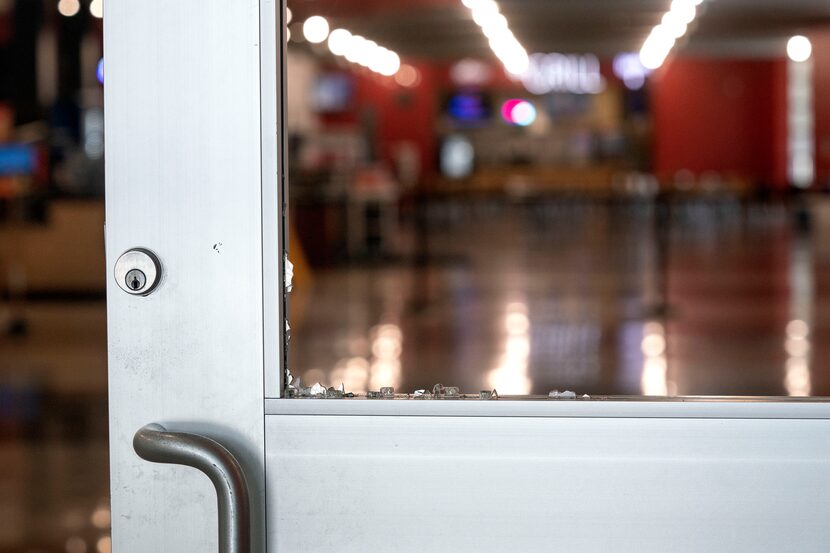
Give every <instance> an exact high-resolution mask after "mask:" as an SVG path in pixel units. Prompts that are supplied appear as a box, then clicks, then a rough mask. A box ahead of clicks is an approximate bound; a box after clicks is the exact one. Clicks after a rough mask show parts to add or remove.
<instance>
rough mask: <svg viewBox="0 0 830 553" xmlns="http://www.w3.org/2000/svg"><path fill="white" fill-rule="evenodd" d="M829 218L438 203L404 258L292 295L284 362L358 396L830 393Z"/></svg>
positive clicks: (325, 275)
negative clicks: (420, 392) (447, 389)
mask: <svg viewBox="0 0 830 553" xmlns="http://www.w3.org/2000/svg"><path fill="white" fill-rule="evenodd" d="M822 205H823V204H822V203H821V202H818V201H817V202H811V208H810V211H809V214H808V215H805V214H804V213H801V211H800V210H799V209H798V208H797V207H794V206H790V207H786V206H784V205H782V204H775V205H766V204H748V205H747V204H741V203H738V202H735V201H713V202H708V201H694V202H691V201H686V202H674V203H672V204H671V205H658V206H654V205H648V204H643V203H636V202H634V203H592V202H580V201H557V202H534V203H533V204H532V205H505V204H498V203H491V202H477V203H473V204H470V203H465V204H453V203H445V204H438V205H432V206H430V207H429V209H428V210H427V211H426V216H425V217H426V220H425V224H422V225H420V227H421V228H427V229H429V230H428V231H427V232H425V233H418V232H416V231H415V230H413V228H418V225H416V224H414V223H413V225H411V227H410V228H409V232H408V233H407V232H404V233H403V237H402V239H401V240H400V243H401V245H402V246H401V248H400V250H399V251H400V252H401V255H400V256H399V257H393V258H391V259H389V258H387V259H385V260H384V259H374V260H372V259H369V260H365V261H361V262H355V263H352V264H351V265H348V266H344V267H341V268H334V269H329V270H324V271H315V273H314V279H313V282H312V283H311V284H309V286H308V288H309V289H308V290H302V289H300V290H297V291H296V292H295V296H294V298H292V310H291V322H292V327H293V337H292V343H291V359H290V366H291V369H292V372H293V373H294V374H299V375H301V376H302V381H303V383H304V384H305V385H309V384H310V383H313V382H317V381H320V382H322V383H323V384H325V385H329V386H338V385H339V384H340V383H341V382H343V383H344V385H345V387H346V389H347V390H350V391H354V392H365V391H367V390H377V389H379V388H380V387H382V386H394V387H395V388H396V390H397V391H399V392H409V393H411V392H412V391H414V390H416V389H420V388H431V387H432V386H433V385H434V384H435V383H438V382H441V383H443V384H445V385H453V386H459V387H461V389H462V391H464V392H467V393H475V392H477V391H478V390H480V389H490V388H495V389H497V390H498V391H499V393H500V394H502V395H504V394H528V393H530V394H545V395H546V394H548V392H550V391H552V390H555V389H558V390H565V389H567V390H574V391H576V392H577V393H579V394H583V393H587V394H601V395H615V394H636V395H639V394H644V395H796V396H800V395H811V394H812V395H830V361H827V360H826V359H827V356H826V355H823V353H824V348H826V346H823V344H825V343H827V340H826V339H824V340H823V339H822V337H825V336H828V335H830V324H828V323H830V304H828V299H830V294H828V293H827V291H828V284H830V270H828V269H830V264H828V253H830V239H828V238H825V237H827V236H828V234H827V233H826V232H822V229H823V227H825V226H826V221H825V219H826V216H824V215H823V207H822ZM423 222H424V221H422V223H423Z"/></svg>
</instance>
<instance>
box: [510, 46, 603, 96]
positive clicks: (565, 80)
mask: <svg viewBox="0 0 830 553" xmlns="http://www.w3.org/2000/svg"><path fill="white" fill-rule="evenodd" d="M521 80H522V83H523V84H524V86H525V88H526V89H527V90H528V92H531V93H533V94H547V93H549V92H571V93H573V94H599V93H600V92H602V91H603V90H605V78H604V77H603V76H602V74H601V73H600V68H599V59H598V58H597V57H596V56H595V55H593V54H533V55H531V56H530V66H529V67H528V69H527V71H525V72H524V73H523V74H522V77H521Z"/></svg>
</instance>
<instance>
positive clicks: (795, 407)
mask: <svg viewBox="0 0 830 553" xmlns="http://www.w3.org/2000/svg"><path fill="white" fill-rule="evenodd" d="M265 413H266V414H267V415H323V416H394V417H510V418H513V417H534V418H540V417H541V418H551V417H553V418H614V417H621V418H647V419H690V418H706V419H721V420H731V419H801V420H810V419H830V403H828V402H827V401H826V400H823V399H796V398H781V397H767V398H760V397H759V398H750V397H739V398H733V397H721V398H714V397H688V398H675V399H666V398H664V399H659V398H637V397H609V398H596V399H587V400H584V399H579V400H549V399H547V398H537V397H525V398H515V397H505V398H502V399H499V400H496V401H479V400H413V399H409V400H406V399H404V400H400V399H396V400H382V399H378V400H368V399H330V400H328V399H290V400H266V402H265Z"/></svg>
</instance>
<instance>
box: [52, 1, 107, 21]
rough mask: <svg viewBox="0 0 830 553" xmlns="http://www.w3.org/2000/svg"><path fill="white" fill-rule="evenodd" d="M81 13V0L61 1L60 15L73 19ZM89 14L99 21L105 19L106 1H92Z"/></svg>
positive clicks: (59, 3) (59, 2)
mask: <svg viewBox="0 0 830 553" xmlns="http://www.w3.org/2000/svg"><path fill="white" fill-rule="evenodd" d="M80 11H81V2H80V0H59V1H58V13H59V14H61V15H62V16H64V17H73V16H75V15H78V13H79V12H80ZM89 13H90V14H91V15H92V16H93V17H95V18H98V19H101V18H102V17H104V0H92V1H91V2H90V3H89Z"/></svg>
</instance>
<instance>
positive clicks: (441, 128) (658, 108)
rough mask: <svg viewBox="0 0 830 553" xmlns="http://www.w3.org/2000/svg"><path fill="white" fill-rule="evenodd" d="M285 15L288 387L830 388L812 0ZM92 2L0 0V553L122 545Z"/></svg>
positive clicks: (365, 0) (98, 12) (297, 3)
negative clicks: (117, 537)
mask: <svg viewBox="0 0 830 553" xmlns="http://www.w3.org/2000/svg"><path fill="white" fill-rule="evenodd" d="M155 5H156V6H157V9H158V10H159V13H160V15H159V16H160V17H163V13H164V2H160V1H158V2H155ZM288 8H289V11H288V12H287V14H286V19H287V20H288V25H287V28H286V37H285V38H286V40H287V54H286V60H287V70H286V73H287V82H286V88H287V93H288V95H287V110H286V112H287V114H288V116H287V121H286V127H287V136H286V138H287V151H288V167H289V183H290V185H289V196H290V198H289V203H290V214H289V215H290V216H289V229H290V249H291V254H290V256H291V259H292V261H293V262H294V264H295V266H296V269H295V273H296V277H295V285H294V292H293V293H292V294H291V297H290V310H289V319H290V322H291V327H292V335H291V341H290V350H289V368H290V370H291V371H292V374H294V375H296V376H299V377H301V379H302V381H303V384H305V385H310V384H312V383H314V382H321V383H323V384H324V385H326V386H339V385H340V384H341V383H343V385H344V386H345V388H346V389H347V390H349V391H353V392H358V393H360V392H367V391H369V390H378V389H379V388H380V387H382V386H393V387H395V388H396V390H398V391H400V392H409V393H411V392H412V391H414V390H416V389H431V388H432V386H433V385H434V384H436V383H439V382H440V383H443V384H445V385H448V386H449V385H452V386H459V387H461V389H462V390H463V391H464V392H472V393H476V392H477V391H478V390H483V389H488V390H489V389H494V388H495V389H497V390H498V392H499V393H500V394H502V395H509V394H542V395H547V394H548V392H549V391H551V390H554V389H559V390H566V389H567V390H574V391H576V392H577V393H579V394H583V393H587V394H592V395H605V394H621V395H656V396H673V395H777V396H827V395H830V361H828V360H829V359H830V355H828V353H830V351H828V347H829V346H827V345H826V344H827V343H828V339H827V338H830V198H828V196H827V195H826V192H827V190H828V187H830V102H828V101H827V100H826V98H827V97H828V96H830V4H828V3H827V2H826V1H824V0H787V1H784V0H705V1H702V2H701V1H697V0H674V1H672V0H580V1H579V2H568V1H565V0H499V1H498V2H497V3H494V2H492V1H490V0H463V1H462V0H395V1H394V2H389V1H380V0H288ZM228 9H233V7H232V6H231V4H230V3H229V4H228ZM104 11H105V8H104V6H103V0H91V1H90V0H0V551H2V552H6V551H8V552H21V553H22V552H26V553H35V552H66V553H86V552H98V553H108V552H109V549H110V545H109V543H110V542H109V537H108V531H109V510H108V507H107V496H108V483H107V478H108V473H107V471H108V467H107V420H106V415H107V392H106V390H107V379H106V321H105V293H104V289H105V283H106V278H107V276H106V275H107V269H106V267H105V263H104V252H103V224H104V205H103V192H104V177H103V167H104V154H105V153H104V147H103V136H104V116H103V85H102V83H103V81H104V78H105V77H104V63H103V49H102V35H101V32H102V23H103V19H102V17H103V16H104ZM275 70H277V68H275ZM170 93H171V94H175V90H171V91H170ZM228 193H229V194H233V190H232V189H231V188H229V190H228ZM276 285H277V283H275V286H276Z"/></svg>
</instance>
